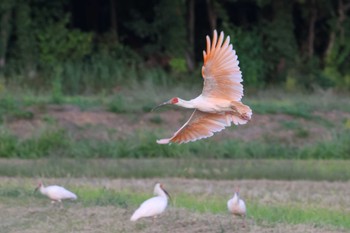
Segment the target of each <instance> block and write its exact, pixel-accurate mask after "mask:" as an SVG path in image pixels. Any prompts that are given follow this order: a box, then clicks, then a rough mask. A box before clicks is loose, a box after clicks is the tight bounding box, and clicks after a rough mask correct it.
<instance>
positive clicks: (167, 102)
mask: <svg viewBox="0 0 350 233" xmlns="http://www.w3.org/2000/svg"><path fill="white" fill-rule="evenodd" d="M168 104H171V102H170V100H169V101H166V102H164V103H162V104H159V105H158V106H155V107H154V108H152V110H151V112H153V111H154V110H156V109H157V108H159V107H162V106H164V105H168Z"/></svg>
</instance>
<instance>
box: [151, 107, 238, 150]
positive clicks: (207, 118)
mask: <svg viewBox="0 0 350 233" xmlns="http://www.w3.org/2000/svg"><path fill="white" fill-rule="evenodd" d="M231 121H233V120H232V115H230V114H227V113H206V112H202V111H199V110H195V111H194V112H193V113H192V115H191V117H190V119H189V120H188V121H187V122H186V123H185V124H184V125H183V126H182V127H181V128H180V129H179V130H178V131H177V132H176V133H175V134H174V136H173V137H171V138H167V139H161V140H157V143H158V144H167V143H186V142H191V141H196V140H198V139H202V138H207V137H210V136H212V135H213V134H214V133H215V132H219V131H221V130H223V129H224V128H225V127H228V126H230V125H231Z"/></svg>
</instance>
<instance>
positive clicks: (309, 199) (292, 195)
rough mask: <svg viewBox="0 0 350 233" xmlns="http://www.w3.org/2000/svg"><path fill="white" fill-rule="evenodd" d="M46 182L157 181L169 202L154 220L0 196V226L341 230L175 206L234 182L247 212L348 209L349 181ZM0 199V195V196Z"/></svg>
mask: <svg viewBox="0 0 350 233" xmlns="http://www.w3.org/2000/svg"><path fill="white" fill-rule="evenodd" d="M37 180H38V179H32V178H7V177H1V178H0V183H1V184H2V185H12V186H18V187H21V186H25V187H28V186H31V185H32V186H33V187H34V186H35V184H36V183H37ZM44 181H45V183H46V184H62V185H64V186H66V187H72V188H73V191H74V189H79V187H92V188H93V187H94V188H96V187H100V188H101V187H104V188H107V189H113V190H116V191H122V190H124V191H129V192H131V193H132V192H142V193H149V195H150V196H151V195H152V190H153V185H154V183H155V182H156V181H161V182H162V183H163V184H164V186H165V187H166V188H167V190H168V191H169V192H170V193H171V195H172V197H173V199H175V201H174V203H175V204H174V203H172V204H171V205H170V206H169V207H168V209H167V210H166V212H165V213H164V214H163V215H161V216H160V217H159V218H158V219H156V220H155V221H154V222H153V221H152V219H141V220H139V221H137V222H136V223H133V222H130V221H129V218H130V216H131V214H132V213H133V211H134V210H135V208H136V207H135V206H130V207H129V206H128V207H127V208H118V207H116V206H108V205H107V206H84V205H83V204H82V203H81V202H79V200H83V199H84V197H82V196H80V197H79V199H78V201H77V202H74V203H71V202H68V203H66V204H65V206H64V208H61V209H60V208H56V207H53V206H51V204H50V203H49V200H47V199H45V198H39V197H38V196H37V195H33V196H31V197H29V200H30V201H29V203H21V200H20V199H19V198H17V199H16V200H14V201H11V203H1V202H0V209H1V211H0V219H1V221H0V222H1V223H0V229H3V230H1V232H8V233H10V232H11V233H14V232H25V233H40V232H53V233H55V232H91V233H92V232H131V233H132V232H179V233H180V232H183V233H186V232H261V233H265V232H266V233H268V232H269V233H273V232H276V233H277V232H283V233H292V232H293V233H294V232H308V233H316V232H317V233H331V232H333V233H338V232H339V233H340V232H346V231H345V230H341V229H336V228H333V227H330V226H329V227H326V226H319V225H317V226H316V225H313V224H292V223H291V224H287V223H275V224H271V223H267V222H261V221H260V222H256V221H255V220H254V219H252V218H250V217H249V214H248V218H247V227H246V228H242V226H241V223H242V222H241V219H233V218H232V217H231V216H230V215H229V214H228V213H227V214H226V213H225V211H224V212H223V213H222V214H212V213H199V212H196V211H190V210H188V209H183V208H179V207H177V206H176V197H177V196H178V195H181V194H189V195H193V196H197V197H198V198H199V199H201V200H203V204H205V200H206V199H209V198H213V197H215V198H218V199H220V198H222V201H223V203H226V201H227V200H228V198H229V197H230V196H231V195H232V192H233V189H234V188H235V187H240V193H241V196H242V197H243V198H244V199H245V201H246V203H247V207H248V213H249V208H250V203H251V202H253V201H254V202H258V203H261V204H266V205H268V204H290V205H310V206H318V207H322V208H331V209H344V208H345V209H346V211H349V206H350V205H349V204H350V189H349V187H350V183H349V182H311V181H268V180H236V181H215V182H213V181H209V180H193V179H191V180H190V179H179V178H166V179H113V180H112V179H84V178H79V179H77V178H75V179H68V180H67V179H45V180H44ZM0 200H1V199H0Z"/></svg>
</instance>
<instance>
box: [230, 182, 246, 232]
mask: <svg viewBox="0 0 350 233" xmlns="http://www.w3.org/2000/svg"><path fill="white" fill-rule="evenodd" d="M227 208H228V211H229V212H230V213H231V214H232V215H233V216H240V217H242V218H243V227H245V218H246V214H247V210H246V207H245V203H244V201H243V200H242V199H240V197H239V190H238V189H237V190H236V191H235V193H234V195H233V197H232V198H231V199H230V200H228V202H227Z"/></svg>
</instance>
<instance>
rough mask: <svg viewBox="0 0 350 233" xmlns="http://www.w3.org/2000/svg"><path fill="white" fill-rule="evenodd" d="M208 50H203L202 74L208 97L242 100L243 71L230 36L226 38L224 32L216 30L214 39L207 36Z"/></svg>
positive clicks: (204, 89)
mask: <svg viewBox="0 0 350 233" xmlns="http://www.w3.org/2000/svg"><path fill="white" fill-rule="evenodd" d="M206 40H207V50H206V51H203V58H204V65H203V67H202V76H203V78H204V87H203V92H202V95H203V96H206V97H212V98H219V99H228V100H235V101H240V100H241V98H242V96H243V85H242V84H241V82H242V81H243V80H242V73H241V71H240V69H239V66H238V63H239V62H238V60H237V55H236V51H235V50H233V49H232V44H230V37H229V36H228V37H227V38H226V40H225V42H223V40H224V33H223V32H221V33H220V37H219V38H218V34H217V32H216V30H215V31H214V35H213V41H212V43H211V42H210V38H209V36H207V37H206Z"/></svg>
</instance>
